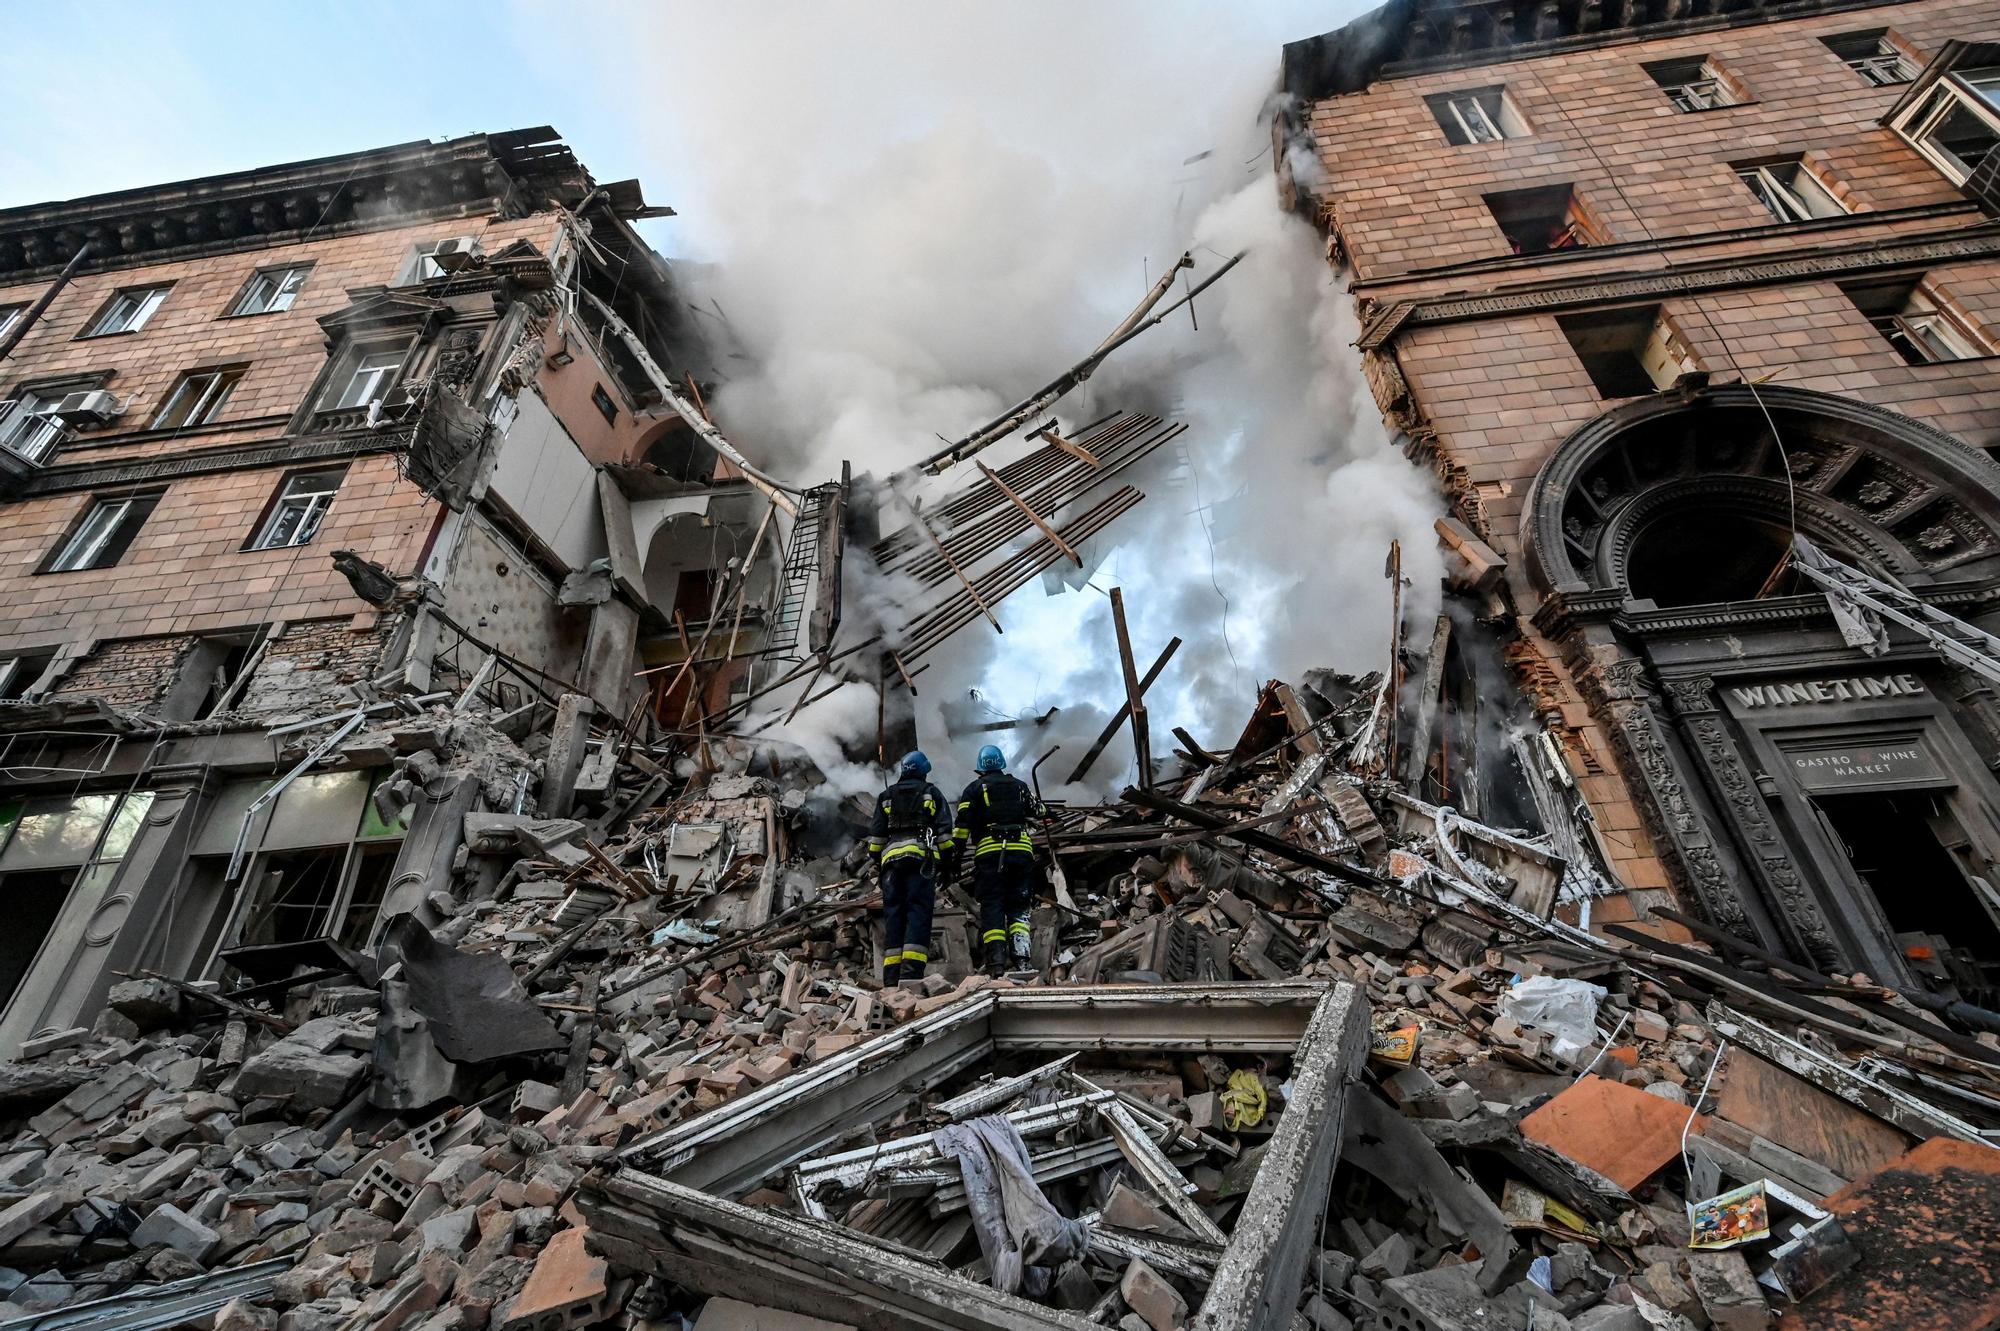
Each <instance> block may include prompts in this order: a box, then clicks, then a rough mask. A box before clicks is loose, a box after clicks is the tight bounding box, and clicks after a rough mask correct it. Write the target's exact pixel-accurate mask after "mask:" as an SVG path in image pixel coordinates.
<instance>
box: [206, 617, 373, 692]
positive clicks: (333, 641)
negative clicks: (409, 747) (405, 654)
mask: <svg viewBox="0 0 2000 1331" xmlns="http://www.w3.org/2000/svg"><path fill="white" fill-rule="evenodd" d="M401 618H402V615H401V613H400V612H399V613H398V614H396V615H393V616H377V615H375V614H372V613H371V614H361V615H352V616H349V617H347V618H344V619H320V620H311V621H308V622H305V623H295V624H287V625H286V626H285V631H284V633H283V634H282V635H281V636H279V637H277V638H274V639H273V640H272V641H271V644H270V646H269V647H268V648H266V649H265V652H264V656H263V659H262V660H260V661H259V662H258V663H257V669H256V671H255V672H254V673H253V674H252V675H251V676H250V682H249V684H248V685H247V686H246V687H245V688H244V690H243V692H242V694H241V695H239V697H238V701H237V706H236V708H235V709H234V710H236V711H238V712H243V713H247V714H249V715H251V716H255V717H259V718H275V717H281V716H290V715H305V714H316V713H320V712H325V711H329V710H332V709H335V708H338V707H340V706H342V705H343V704H346V703H348V702H351V701H352V699H353V696H354V695H353V694H352V693H350V692H348V691H347V688H346V687H345V686H347V685H350V684H358V683H360V682H361V681H362V680H365V679H369V678H372V677H373V676H374V675H375V674H376V673H377V672H378V671H379V670H380V669H381V667H382V653H383V650H384V649H385V648H386V647H387V646H388V645H389V643H390V641H391V640H392V638H393V637H394V635H395V630H396V627H397V626H398V625H399V624H400V622H401Z"/></svg>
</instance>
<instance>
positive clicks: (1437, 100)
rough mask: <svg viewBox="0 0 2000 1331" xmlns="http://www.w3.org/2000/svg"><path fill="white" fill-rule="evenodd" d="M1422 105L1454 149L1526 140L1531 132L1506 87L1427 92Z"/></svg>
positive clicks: (1496, 86) (1492, 85)
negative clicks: (1469, 116) (1470, 115)
mask: <svg viewBox="0 0 2000 1331" xmlns="http://www.w3.org/2000/svg"><path fill="white" fill-rule="evenodd" d="M1489 102H1490V103H1491V105H1490V106H1489V105H1488V103H1489ZM1424 105H1425V106H1426V107H1427V108H1428V109H1429V110H1430V113H1431V118H1432V119H1433V120H1435V121H1437V125H1438V129H1440V130H1441V131H1443V133H1444V136H1445V140H1446V142H1448V143H1449V144H1451V146H1452V147H1454V148H1470V147H1474V146H1477V145H1481V144H1488V143H1505V142H1507V141H1508V140H1510V139H1525V138H1528V137H1530V136H1531V135H1532V134H1533V133H1534V130H1533V128H1532V127H1530V126H1529V124H1528V121H1527V118H1526V117H1525V116H1523V115H1522V114H1521V112H1520V109H1519V108H1518V107H1516V106H1515V105H1514V99H1513V98H1511V97H1509V96H1508V95H1507V87H1506V85H1505V84H1500V83H1496V84H1491V85H1488V86H1486V87H1483V88H1461V89H1459V90H1457V91H1455V92H1439V93H1428V94H1426V95H1425V96H1424ZM1468 108H1469V109H1470V111H1471V113H1472V115H1473V116H1474V117H1476V121H1477V123H1476V125H1475V123H1474V121H1473V120H1472V119H1469V118H1468V115H1467V109H1468ZM1482 130H1483V131H1484V132H1483V133H1482Z"/></svg>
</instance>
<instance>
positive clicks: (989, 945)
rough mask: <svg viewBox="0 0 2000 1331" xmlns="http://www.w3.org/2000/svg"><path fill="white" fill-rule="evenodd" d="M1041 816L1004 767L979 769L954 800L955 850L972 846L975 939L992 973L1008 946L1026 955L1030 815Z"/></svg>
mask: <svg viewBox="0 0 2000 1331" xmlns="http://www.w3.org/2000/svg"><path fill="white" fill-rule="evenodd" d="M1041 816H1042V809H1041V805H1040V804H1039V802H1038V801H1037V800H1036V799H1035V793H1034V792H1033V791H1032V790H1030V789H1028V784H1027V782H1025V781H1023V780H1021V779H1020V778H1019V777H1015V776H1010V775H1008V774H1007V773H1006V772H981V773H980V774H979V775H978V776H976V777H974V778H973V779H972V784H971V785H969V786H967V787H966V788H965V793H964V794H963V795H961V796H960V797H959V800H958V828H957V830H956V831H954V832H953V833H952V837H953V839H954V840H955V841H956V842H957V843H958V845H959V847H960V848H961V850H962V849H963V848H965V847H967V846H970V847H971V849H972V887H973V891H974V892H975V893H976V894H977V895H978V897H979V925H980V934H979V941H980V942H981V943H982V944H984V945H985V949H986V966H987V969H988V970H989V971H994V972H996V973H997V972H998V971H999V970H1000V969H1001V968H1002V967H1003V966H1004V965H1005V964H1006V957H1007V953H1008V952H1009V951H1011V952H1012V953H1013V955H1014V958H1015V959H1016V960H1017V961H1026V960H1027V958H1028V907H1029V905H1030V904H1031V902H1032V898H1033V893H1034V882H1035V841H1034V829H1033V826H1032V823H1033V820H1034V819H1036V818H1039V817H1041Z"/></svg>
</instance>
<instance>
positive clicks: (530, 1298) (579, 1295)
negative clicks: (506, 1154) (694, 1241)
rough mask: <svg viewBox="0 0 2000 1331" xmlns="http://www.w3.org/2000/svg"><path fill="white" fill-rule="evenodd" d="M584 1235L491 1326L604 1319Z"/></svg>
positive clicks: (560, 1238)
mask: <svg viewBox="0 0 2000 1331" xmlns="http://www.w3.org/2000/svg"><path fill="white" fill-rule="evenodd" d="M587 1232H588V1231H586V1230H583V1229H565V1230H563V1231H562V1232H561V1233H559V1234H556V1235H555V1236H554V1237H552V1238H551V1239H550V1240H549V1242H548V1246H547V1247H545V1248H544V1249H542V1255H541V1256H540V1257H538V1258H537V1259H536V1260H535V1269H534V1270H533V1271H530V1272H529V1273H528V1283H527V1284H526V1285H524V1286H522V1288H521V1292H520V1293H519V1294H517V1295H515V1296H514V1299H513V1301H512V1302H511V1303H509V1304H508V1305H507V1312H506V1316H505V1317H502V1318H498V1319H497V1320H496V1326H497V1328H498V1331H558V1329H559V1328H565V1327H573V1326H587V1325H589V1324H590V1323H592V1322H596V1321H600V1320H602V1319H603V1318H604V1317H606V1316H607V1315H609V1313H610V1308H609V1307H608V1306H607V1304H608V1300H609V1294H610V1290H609V1287H608V1284H607V1268H606V1267H605V1264H604V1259H603V1258H601V1257H595V1256H592V1255H591V1254H590V1253H589V1252H588V1251H586V1250H585V1248H584V1236H585V1234H586V1233H587ZM1161 1331H1165V1328H1162V1329H1161Z"/></svg>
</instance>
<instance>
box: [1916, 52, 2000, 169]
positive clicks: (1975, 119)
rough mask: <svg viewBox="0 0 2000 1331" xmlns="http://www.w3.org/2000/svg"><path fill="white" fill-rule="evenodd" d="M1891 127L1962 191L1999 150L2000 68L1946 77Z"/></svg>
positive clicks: (1959, 73) (1952, 74)
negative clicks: (1964, 185)
mask: <svg viewBox="0 0 2000 1331" xmlns="http://www.w3.org/2000/svg"><path fill="white" fill-rule="evenodd" d="M1891 126H1892V128H1894V129H1895V131H1896V132H1897V133H1898V134H1900V135H1902V136H1903V138H1904V139H1906V140H1907V141H1908V142H1909V143H1910V144H1911V146H1913V147H1914V148H1916V150H1917V151H1918V152H1920V153H1922V154H1923V155H1924V156H1925V157H1927V158H1929V159H1930V161H1931V164H1932V165H1933V166H1935V167H1937V169H1938V170H1940V171H1942V172H1944V174H1945V175H1946V177H1948V178H1949V179H1950V180H1951V182H1952V183H1953V184H1955V185H1963V184H1964V183H1965V182H1966V181H1967V180H1969V179H1971V177H1972V173H1973V171H1974V170H1976V169H1977V168H1978V166H1979V164H1980V163H1981V162H1983V161H1985V160H1986V158H1987V155H1988V154H1990V153H1991V152H1992V151H1993V148H1994V145H1995V144H2000V68H1985V69H1970V70H1965V71H1963V72H1959V71H1953V72H1951V73H1949V74H1947V75H1945V76H1944V77H1943V78H1940V79H1939V80H1938V81H1937V83H1936V85H1935V86H1933V87H1932V88H1931V90H1930V92H1929V93H1928V94H1926V95H1925V96H1923V97H1921V98H1919V99H1918V100H1917V101H1916V102H1915V103H1914V104H1913V105H1911V106H1910V107H1909V108H1908V109H1907V110H1905V111H1903V112H1902V113H1901V114H1899V115H1898V116H1896V117H1895V119H1894V120H1893V121H1892V122H1891Z"/></svg>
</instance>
